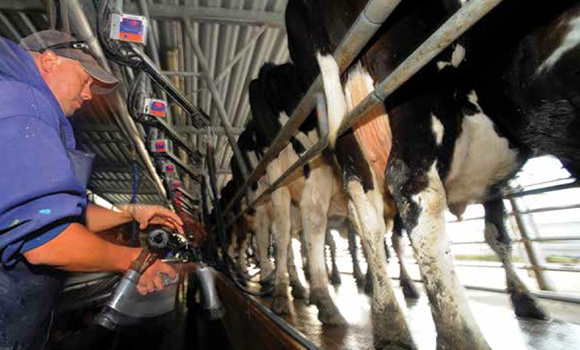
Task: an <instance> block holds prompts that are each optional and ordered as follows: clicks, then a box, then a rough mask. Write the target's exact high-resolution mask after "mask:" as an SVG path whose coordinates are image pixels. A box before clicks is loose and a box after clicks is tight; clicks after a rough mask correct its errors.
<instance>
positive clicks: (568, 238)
mask: <svg viewBox="0 0 580 350" xmlns="http://www.w3.org/2000/svg"><path fill="white" fill-rule="evenodd" d="M568 241H580V236H563V237H546V238H528V239H523V238H519V239H513V240H512V242H514V243H523V242H538V243H542V242H568ZM451 244H452V245H469V244H488V243H487V242H486V241H461V242H451Z"/></svg>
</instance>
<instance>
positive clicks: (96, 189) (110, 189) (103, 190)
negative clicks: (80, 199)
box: [89, 186, 159, 195]
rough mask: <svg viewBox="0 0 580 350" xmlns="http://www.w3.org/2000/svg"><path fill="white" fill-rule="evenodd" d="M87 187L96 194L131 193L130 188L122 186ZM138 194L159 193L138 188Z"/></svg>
mask: <svg viewBox="0 0 580 350" xmlns="http://www.w3.org/2000/svg"><path fill="white" fill-rule="evenodd" d="M89 189H90V190H91V191H93V192H95V193H96V194H98V195H101V193H111V194H133V190H132V189H131V188H122V187H93V186H91V187H89ZM137 194H138V195H142V194H149V195H159V192H157V191H156V190H152V189H147V190H141V189H140V190H139V191H138V193H137Z"/></svg>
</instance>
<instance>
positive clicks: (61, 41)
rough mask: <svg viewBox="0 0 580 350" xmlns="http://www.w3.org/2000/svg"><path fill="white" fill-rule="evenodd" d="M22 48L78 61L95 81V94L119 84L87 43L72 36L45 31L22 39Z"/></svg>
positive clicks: (104, 91)
mask: <svg viewBox="0 0 580 350" xmlns="http://www.w3.org/2000/svg"><path fill="white" fill-rule="evenodd" d="M20 46H21V47H22V48H23V49H25V50H27V51H34V52H40V53H42V52H44V51H46V50H50V51H52V52H54V53H55V54H57V55H58V56H61V57H66V58H70V59H73V60H76V61H78V62H79V63H80V64H81V65H82V66H83V68H84V69H85V71H86V72H87V73H89V74H90V75H91V76H92V77H93V78H94V79H95V82H96V84H93V87H94V89H92V90H93V92H95V93H98V94H104V93H107V92H109V91H111V90H113V88H114V87H115V86H116V85H117V84H118V83H119V81H118V80H117V78H115V77H114V76H113V75H112V74H111V73H109V72H107V71H106V70H104V69H103V68H102V67H101V66H100V65H99V63H98V61H97V60H96V58H95V56H94V54H93V53H92V52H91V50H90V48H89V46H88V45H87V43H85V42H84V41H79V40H77V39H75V37H73V36H72V35H70V34H67V33H63V32H59V31H56V30H44V31H41V32H37V33H34V34H31V35H29V36H27V37H26V38H24V39H22V40H21V41H20Z"/></svg>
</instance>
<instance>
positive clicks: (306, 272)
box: [300, 230, 310, 281]
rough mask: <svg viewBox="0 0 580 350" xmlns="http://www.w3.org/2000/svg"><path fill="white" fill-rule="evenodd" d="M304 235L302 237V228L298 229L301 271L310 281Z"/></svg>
mask: <svg viewBox="0 0 580 350" xmlns="http://www.w3.org/2000/svg"><path fill="white" fill-rule="evenodd" d="M306 245H307V243H306V237H304V230H302V231H300V254H301V255H302V271H303V272H304V278H306V280H307V281H310V262H309V261H308V251H307V249H306Z"/></svg>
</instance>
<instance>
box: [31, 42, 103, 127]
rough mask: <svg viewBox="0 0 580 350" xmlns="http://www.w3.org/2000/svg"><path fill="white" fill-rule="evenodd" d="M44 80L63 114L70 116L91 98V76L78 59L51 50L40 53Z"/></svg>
mask: <svg viewBox="0 0 580 350" xmlns="http://www.w3.org/2000/svg"><path fill="white" fill-rule="evenodd" d="M39 68H40V70H41V75H42V76H43V78H44V81H45V82H46V84H47V85H48V87H49V88H50V90H51V91H52V93H53V94H54V96H55V97H56V99H57V101H58V103H59V104H60V107H61V108H62V110H63V112H64V114H65V115H66V116H67V117H70V116H72V115H73V114H74V112H75V111H77V110H78V109H79V108H81V106H82V104H83V103H84V102H85V101H89V100H90V99H91V98H92V94H91V84H92V83H93V78H92V77H91V76H90V75H89V73H87V72H86V71H85V70H84V68H83V67H82V66H81V64H80V63H79V62H78V61H75V60H72V59H68V58H65V57H58V56H56V55H55V54H54V53H53V52H51V51H46V52H44V53H43V54H42V55H40V67H39Z"/></svg>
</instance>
